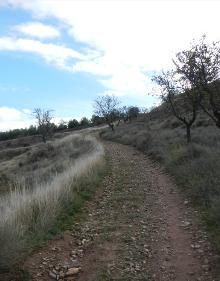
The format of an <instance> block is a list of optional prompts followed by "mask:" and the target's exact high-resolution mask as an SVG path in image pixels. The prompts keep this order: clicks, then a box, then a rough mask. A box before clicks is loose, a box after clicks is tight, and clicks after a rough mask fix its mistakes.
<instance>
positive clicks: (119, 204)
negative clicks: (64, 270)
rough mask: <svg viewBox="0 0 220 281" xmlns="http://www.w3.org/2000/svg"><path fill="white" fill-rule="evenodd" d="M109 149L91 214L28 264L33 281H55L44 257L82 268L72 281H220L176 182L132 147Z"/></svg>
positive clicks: (89, 208) (87, 209) (57, 263)
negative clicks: (104, 174) (107, 165)
mask: <svg viewBox="0 0 220 281" xmlns="http://www.w3.org/2000/svg"><path fill="white" fill-rule="evenodd" d="M105 146H106V152H107V155H108V157H109V159H110V160H109V161H110V164H111V167H112V172H111V174H110V175H108V176H107V177H106V178H105V179H104V181H103V184H102V185H103V186H102V187H101V188H100V190H99V191H98V192H97V195H96V196H95V198H94V199H93V200H92V201H91V202H90V203H89V204H87V206H86V207H85V210H84V213H85V216H84V217H85V218H84V219H83V220H81V221H80V222H79V223H77V224H76V225H75V226H74V227H73V230H72V231H71V232H70V233H67V234H66V235H65V236H64V239H60V240H59V239H58V240H55V241H52V242H51V244H50V245H48V247H47V248H46V249H44V250H42V251H41V253H40V254H39V253H36V254H35V255H33V257H32V258H30V259H29V260H28V262H27V263H26V266H27V268H28V269H29V271H30V272H31V274H32V276H33V279H32V280H51V279H50V277H49V276H48V270H49V268H48V264H47V263H46V264H44V265H42V260H45V259H44V258H45V257H46V258H47V260H48V261H49V263H52V264H53V265H55V266H57V267H62V266H61V265H64V264H65V265H67V264H68V263H69V262H70V263H71V262H72V263H73V264H74V263H75V265H76V264H77V266H80V267H81V271H80V273H78V274H77V275H74V276H73V277H74V278H73V279H67V280H79V281H105V280H118V281H119V280H120V281H128V280H139V281H142V280H145V281H146V280H151V281H162V280H164V281H172V280H176V281H194V280H195V281H199V280H200V281H211V280H217V279H215V278H214V277H213V275H214V270H215V268H214V264H215V263H216V262H215V259H216V256H213V255H212V254H211V251H210V245H209V243H208V241H207V237H206V235H205V233H204V231H203V230H202V228H200V230H199V228H198V227H200V226H199V224H198V221H197V219H196V214H195V212H193V211H192V210H191V208H190V207H189V206H188V202H186V201H185V202H184V199H183V198H182V196H181V195H178V193H177V189H176V187H175V185H174V184H173V183H172V181H171V180H170V178H169V177H168V176H167V175H165V174H164V173H163V171H162V170H161V169H160V168H159V166H158V165H157V164H155V163H153V162H152V161H151V160H149V159H148V158H147V157H145V156H144V155H143V154H142V153H139V152H138V151H136V150H135V149H133V148H131V147H128V146H124V145H120V144H116V143H106V144H105ZM51 249H53V250H51ZM54 249H59V250H58V251H57V252H56V255H54ZM39 267H40V268H41V269H40V272H39ZM50 267H51V265H50ZM50 270H51V269H50ZM58 277H59V275H58Z"/></svg>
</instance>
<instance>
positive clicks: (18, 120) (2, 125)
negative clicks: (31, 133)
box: [0, 107, 35, 131]
mask: <svg viewBox="0 0 220 281" xmlns="http://www.w3.org/2000/svg"><path fill="white" fill-rule="evenodd" d="M30 113H31V111H30V110H29V109H22V110H18V109H16V108H12V107H0V131H8V130H11V129H17V128H27V127H29V126H30V125H31V124H34V123H35V122H34V120H33V117H32V116H31V114H30Z"/></svg>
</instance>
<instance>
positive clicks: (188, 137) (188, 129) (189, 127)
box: [186, 125, 191, 143]
mask: <svg viewBox="0 0 220 281" xmlns="http://www.w3.org/2000/svg"><path fill="white" fill-rule="evenodd" d="M186 140H187V143H190V142H191V126H189V125H186Z"/></svg>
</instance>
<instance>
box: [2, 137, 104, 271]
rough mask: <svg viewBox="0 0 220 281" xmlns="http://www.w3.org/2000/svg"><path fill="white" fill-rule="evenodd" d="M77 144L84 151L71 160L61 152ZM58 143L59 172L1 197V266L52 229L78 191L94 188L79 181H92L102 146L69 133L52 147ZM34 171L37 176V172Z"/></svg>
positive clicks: (13, 260) (101, 164) (17, 257)
mask: <svg viewBox="0 0 220 281" xmlns="http://www.w3.org/2000/svg"><path fill="white" fill-rule="evenodd" d="M79 144H80V145H81V147H82V148H84V153H83V151H81V154H80V155H78V157H77V158H74V160H72V159H71V158H68V157H67V155H64V154H65V153H67V151H68V152H69V155H70V154H71V153H72V152H73V151H74V149H75V147H77V146H79ZM57 147H58V148H59V149H61V150H63V152H62V153H61V155H60V158H61V160H63V161H65V163H62V167H65V169H64V170H63V171H62V172H61V173H59V174H58V173H55V174H54V175H53V177H51V175H50V177H49V181H48V182H45V181H43V182H42V181H38V179H35V184H34V185H32V187H31V188H30V187H27V186H23V187H21V183H19V184H18V188H17V189H15V190H13V191H11V192H10V193H8V194H6V195H4V196H2V198H1V199H0V211H1V217H0V245H1V250H0V267H1V268H7V267H10V266H11V265H13V264H15V263H16V262H18V261H19V260H20V259H21V258H22V257H23V256H24V255H25V254H26V253H27V252H28V251H29V250H30V249H31V247H32V246H33V245H34V243H35V242H36V241H37V240H38V239H39V238H40V237H42V235H43V234H45V233H47V232H48V231H50V230H51V229H52V227H53V226H54V224H55V223H56V220H57V219H58V217H59V216H60V215H61V214H62V213H63V212H65V210H66V209H68V205H71V206H73V208H74V204H75V203H76V204H78V202H77V200H79V197H80V194H81V192H90V191H89V190H88V189H89V188H94V186H93V187H91V186H90V185H86V186H85V184H82V183H83V182H85V179H86V178H87V179H88V180H89V181H90V180H91V182H92V181H95V179H96V178H97V177H98V175H99V172H100V171H101V170H102V169H103V167H104V157H103V156H104V150H103V147H102V145H101V144H100V143H98V142H97V141H96V139H94V138H92V137H82V136H79V135H77V136H76V135H74V136H68V137H66V138H64V139H62V140H58V141H56V143H55V144H54V148H57ZM82 148H81V149H82ZM67 154H68V153H67ZM33 174H34V175H35V176H36V175H37V176H39V175H38V174H37V173H36V172H35V173H33ZM22 182H24V181H22ZM39 182H41V183H40V184H39Z"/></svg>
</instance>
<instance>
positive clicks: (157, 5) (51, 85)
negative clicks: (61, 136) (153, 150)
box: [0, 0, 220, 131]
mask: <svg viewBox="0 0 220 281" xmlns="http://www.w3.org/2000/svg"><path fill="white" fill-rule="evenodd" d="M219 12H220V1H218V0H216V1H215V0H207V1H205V0H204V1H202V0H185V1H181V0H173V1H167V0H161V1H160V0H152V1H150V0H111V1H110V0H0V131H5V130H9V129H13V128H22V127H28V126H29V125H30V124H34V122H35V121H34V120H33V117H32V115H31V112H32V111H33V110H34V108H42V109H52V110H54V111H53V114H54V118H55V119H54V120H55V121H56V122H59V120H61V119H62V120H69V119H73V118H76V119H80V118H81V117H83V116H86V117H91V115H92V114H93V104H94V100H95V99H96V98H97V97H98V96H100V95H106V94H110V95H115V96H117V97H118V98H119V99H120V101H121V104H122V105H137V106H140V107H151V106H153V105H155V104H157V103H158V98H157V97H155V96H154V97H152V96H151V95H150V93H151V91H152V88H153V87H154V85H153V84H152V81H151V77H152V75H154V74H156V73H160V71H161V70H166V69H169V68H170V67H172V58H174V56H175V54H176V53H177V52H178V51H181V50H184V49H185V48H187V47H189V45H190V42H192V40H193V39H196V40H198V39H199V38H201V37H202V35H203V34H206V35H207V39H208V40H210V41H217V40H220V32H219V26H220V17H219Z"/></svg>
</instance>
